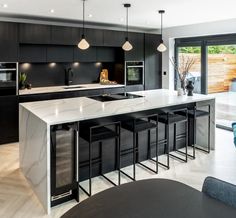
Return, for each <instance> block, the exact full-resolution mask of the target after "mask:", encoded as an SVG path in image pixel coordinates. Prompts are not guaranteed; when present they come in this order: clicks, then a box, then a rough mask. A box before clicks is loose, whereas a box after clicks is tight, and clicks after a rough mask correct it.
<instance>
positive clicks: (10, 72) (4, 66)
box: [0, 62, 18, 96]
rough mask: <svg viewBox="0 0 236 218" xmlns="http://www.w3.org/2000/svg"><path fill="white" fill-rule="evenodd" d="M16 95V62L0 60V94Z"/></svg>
mask: <svg viewBox="0 0 236 218" xmlns="http://www.w3.org/2000/svg"><path fill="white" fill-rule="evenodd" d="M9 95H18V63H5V62H0V96H9Z"/></svg>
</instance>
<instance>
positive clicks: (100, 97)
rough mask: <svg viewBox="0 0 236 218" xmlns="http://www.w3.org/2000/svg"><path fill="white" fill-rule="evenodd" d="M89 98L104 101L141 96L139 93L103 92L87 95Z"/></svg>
mask: <svg viewBox="0 0 236 218" xmlns="http://www.w3.org/2000/svg"><path fill="white" fill-rule="evenodd" d="M89 98H91V99H94V100H97V101H101V102H106V101H118V100H125V99H134V98H143V96H141V95H135V94H130V93H119V94H110V95H108V94H105V95H97V96H91V97H89Z"/></svg>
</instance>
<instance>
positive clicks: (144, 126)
mask: <svg viewBox="0 0 236 218" xmlns="http://www.w3.org/2000/svg"><path fill="white" fill-rule="evenodd" d="M122 127H123V128H125V129H127V130H129V131H131V132H141V131H144V130H149V129H152V128H156V124H155V123H151V122H149V121H146V120H143V119H136V120H135V122H133V121H132V120H131V121H127V122H124V123H122Z"/></svg>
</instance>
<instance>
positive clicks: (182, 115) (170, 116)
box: [158, 108, 188, 169]
mask: <svg viewBox="0 0 236 218" xmlns="http://www.w3.org/2000/svg"><path fill="white" fill-rule="evenodd" d="M187 111H188V110H187V108H184V109H177V110H173V111H170V112H164V113H160V114H159V115H158V122H160V123H163V124H165V139H164V140H161V141H160V142H159V143H160V144H164V145H165V150H164V153H165V154H167V165H165V164H163V163H160V164H161V165H162V166H164V167H166V168H168V169H169V162H170V161H169V156H171V157H174V158H176V159H178V160H181V161H184V162H187V157H188V150H187V146H188V113H187ZM179 123H185V129H186V130H185V133H183V134H179V135H177V134H176V132H177V131H176V125H177V124H179ZM172 124H173V125H174V151H175V152H177V153H179V154H181V155H184V156H185V159H183V158H180V157H178V156H176V155H174V154H170V153H169V143H170V140H169V127H170V125H172ZM181 139H185V142H186V143H185V144H186V146H185V152H183V151H180V150H179V149H177V148H176V145H177V143H176V142H177V140H181Z"/></svg>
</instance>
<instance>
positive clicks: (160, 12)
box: [157, 10, 167, 52]
mask: <svg viewBox="0 0 236 218" xmlns="http://www.w3.org/2000/svg"><path fill="white" fill-rule="evenodd" d="M164 13H165V11H164V10H160V11H159V14H160V15H161V37H162V32H163V17H162V16H163V14H164ZM166 49H167V47H166V46H165V44H164V42H163V39H161V43H160V45H159V46H158V47H157V51H159V52H164V51H166Z"/></svg>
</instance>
